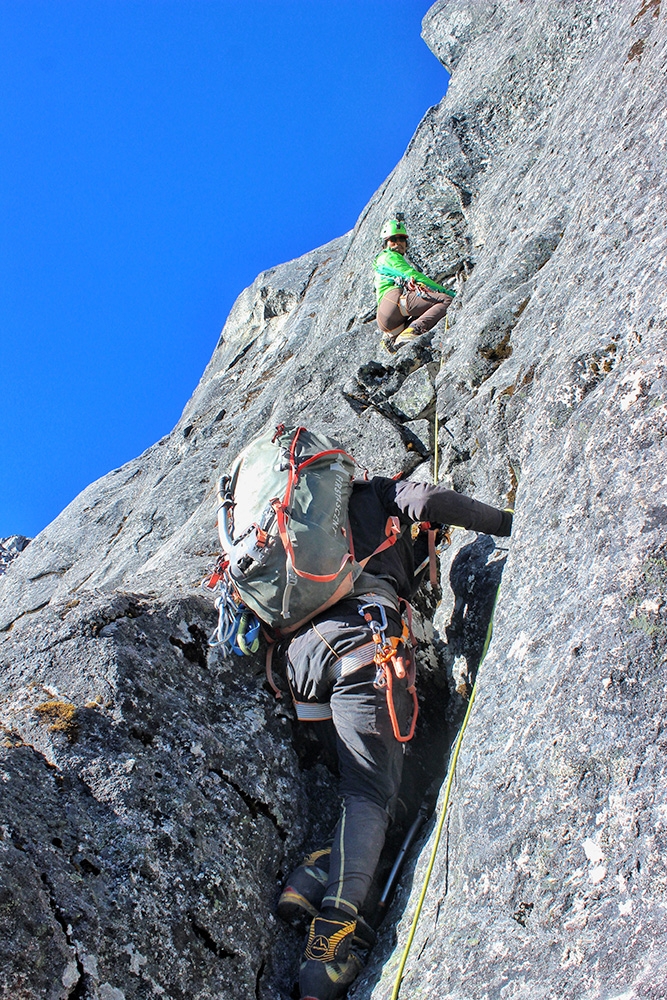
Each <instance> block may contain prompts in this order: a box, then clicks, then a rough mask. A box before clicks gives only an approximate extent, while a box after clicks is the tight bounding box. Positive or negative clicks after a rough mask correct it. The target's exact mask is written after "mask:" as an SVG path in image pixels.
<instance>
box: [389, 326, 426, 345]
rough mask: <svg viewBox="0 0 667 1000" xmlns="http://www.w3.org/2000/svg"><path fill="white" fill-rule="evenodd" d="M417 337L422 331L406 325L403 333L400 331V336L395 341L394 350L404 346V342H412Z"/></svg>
mask: <svg viewBox="0 0 667 1000" xmlns="http://www.w3.org/2000/svg"><path fill="white" fill-rule="evenodd" d="M417 337H421V333H420V332H419V331H418V330H414V329H413V328H412V327H411V326H406V328H405V330H403V332H402V333H399V335H398V337H397V338H396V340H395V341H394V350H397V349H398V348H399V347H402V346H403V344H410V343H412V341H413V340H416V339H417Z"/></svg>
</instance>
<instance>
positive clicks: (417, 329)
mask: <svg viewBox="0 0 667 1000" xmlns="http://www.w3.org/2000/svg"><path fill="white" fill-rule="evenodd" d="M380 236H381V237H382V239H383V240H384V249H383V250H382V251H381V252H380V253H379V254H378V255H377V257H376V258H375V260H374V261H373V269H374V271H375V294H376V296H377V302H378V311H377V321H378V326H379V327H380V330H381V331H382V334H383V336H382V343H383V345H384V347H385V348H386V349H387V350H388V351H390V353H393V352H394V351H396V350H397V349H398V348H399V347H400V346H401V345H402V344H407V343H409V342H410V341H411V340H415V339H416V338H417V337H421V335H422V334H423V333H427V332H428V331H429V330H430V329H432V327H434V326H435V324H436V323H437V322H438V320H440V319H442V317H443V316H444V315H445V313H446V312H447V309H448V308H449V306H450V304H451V302H452V299H453V298H454V295H455V292H452V291H450V289H448V288H445V287H444V285H439V284H438V282H437V281H433V280H432V279H431V278H429V277H428V276H427V275H425V274H422V273H421V271H418V270H417V268H416V267H413V266H412V264H410V262H409V261H407V260H406V259H405V253H406V250H407V248H408V234H407V231H406V229H405V224H404V223H403V222H402V221H401V220H400V219H388V220H387V222H385V223H384V225H383V226H382V229H381V231H380Z"/></svg>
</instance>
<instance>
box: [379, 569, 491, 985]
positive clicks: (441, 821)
mask: <svg viewBox="0 0 667 1000" xmlns="http://www.w3.org/2000/svg"><path fill="white" fill-rule="evenodd" d="M499 596H500V584H498V589H497V590H496V596H495V600H494V602H493V609H492V611H491V618H490V620H489V627H488V628H487V630H486V638H485V640H484V646H483V648H482V655H481V657H480V660H479V667H481V665H482V663H483V661H484V657H485V656H486V654H487V651H488V649H489V645H490V643H491V636H492V635H493V617H494V614H495V610H496V605H497V603H498V597H499ZM479 667H478V668H477V670H478V674H477V677H479ZM477 677H476V678H475V683H474V684H473V688H472V691H471V693H470V700H469V701H468V708H467V710H466V714H465V716H464V719H463V723H462V724H461V729H460V730H459V734H458V736H457V738H456V742H455V744H454V751H453V753H452V757H451V760H450V762H449V769H448V771H447V783H446V785H445V795H444V799H443V803H442V807H441V809H440V815H439V817H438V823H437V826H436V828H435V837H434V840H433V847H432V848H431V855H430V857H429V861H428V865H427V867H426V874H425V875H424V882H423V885H422V888H421V892H420V894H419V899H418V900H417V907H416V909H415V914H414V917H413V918H412V924H411V925H410V931H409V933H408V939H407V941H406V944H405V948H404V949H403V954H402V955H401V961H400V964H399V966H398V972H397V973H396V979H395V981H394V988H393V990H392V993H391V1000H398V994H399V993H400V990H401V982H402V979H403V972H404V971H405V966H406V964H407V961H408V956H409V954H410V948H411V947H412V942H413V941H414V937H415V934H416V932H417V924H418V923H419V917H420V916H421V911H422V907H423V905H424V900H425V899H426V893H427V891H428V887H429V882H430V880H431V874H432V873H433V868H434V866H435V859H436V856H437V853H438V847H439V846H440V839H441V837H442V831H443V829H444V826H445V819H446V816H447V808H448V806H449V798H450V794H451V790H452V784H453V782H454V774H455V772H456V763H457V761H458V759H459V752H460V750H461V744H462V743H463V737H464V736H465V731H466V727H467V725H468V721H469V719H470V715H471V713H472V707H473V705H474V703H475V693H476V691H477Z"/></svg>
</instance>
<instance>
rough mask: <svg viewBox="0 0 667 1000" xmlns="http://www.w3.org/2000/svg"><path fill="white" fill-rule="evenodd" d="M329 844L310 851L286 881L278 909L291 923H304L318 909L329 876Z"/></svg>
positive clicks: (318, 910) (316, 913)
mask: <svg viewBox="0 0 667 1000" xmlns="http://www.w3.org/2000/svg"><path fill="white" fill-rule="evenodd" d="M330 857H331V845H329V846H328V847H323V848H321V849H320V850H318V851H313V853H312V854H309V855H308V857H306V858H304V859H303V861H302V862H301V864H300V865H299V867H298V868H296V869H295V870H294V871H293V872H292V874H291V875H290V877H289V878H288V879H287V882H286V883H285V888H284V889H283V891H282V893H281V895H280V899H279V900H278V906H277V913H278V916H279V917H280V918H281V920H284V921H285V922H286V923H288V924H292V926H296V927H298V926H300V925H303V924H307V923H308V921H310V920H312V919H313V917H316V916H317V915H318V914H319V912H320V905H321V903H322V899H323V897H324V891H325V889H326V886H327V879H328V877H329V859H330Z"/></svg>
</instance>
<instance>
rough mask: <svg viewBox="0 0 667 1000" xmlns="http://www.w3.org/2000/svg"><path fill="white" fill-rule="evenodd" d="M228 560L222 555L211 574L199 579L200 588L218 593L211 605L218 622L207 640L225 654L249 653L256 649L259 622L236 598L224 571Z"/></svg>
mask: <svg viewBox="0 0 667 1000" xmlns="http://www.w3.org/2000/svg"><path fill="white" fill-rule="evenodd" d="M228 565H229V564H228V562H227V560H226V559H225V558H224V556H221V557H220V558H219V559H218V561H217V563H216V566H215V569H214V570H213V572H212V573H211V575H210V576H208V577H206V579H205V580H202V583H201V586H202V589H203V590H205V591H206V593H207V594H209V595H214V594H215V595H217V596H216V598H215V602H214V606H215V608H216V609H217V611H218V624H217V625H216V627H215V629H214V631H213V634H212V635H211V637H210V639H209V645H210V646H219V647H220V648H221V650H222V653H223V655H224V656H228V655H229V654H230V653H235V654H236V655H237V656H252V654H253V653H256V652H257V650H258V649H259V632H260V623H259V621H258V619H257V617H256V615H255V614H254V613H253V612H252V611H251V610H250V608H248V607H246V605H245V604H243V603H242V602H240V601H239V600H238V595H237V594H236V593H235V589H234V587H233V584H231V583H230V581H229V578H228V576H227V574H226V569H227V566H228Z"/></svg>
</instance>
